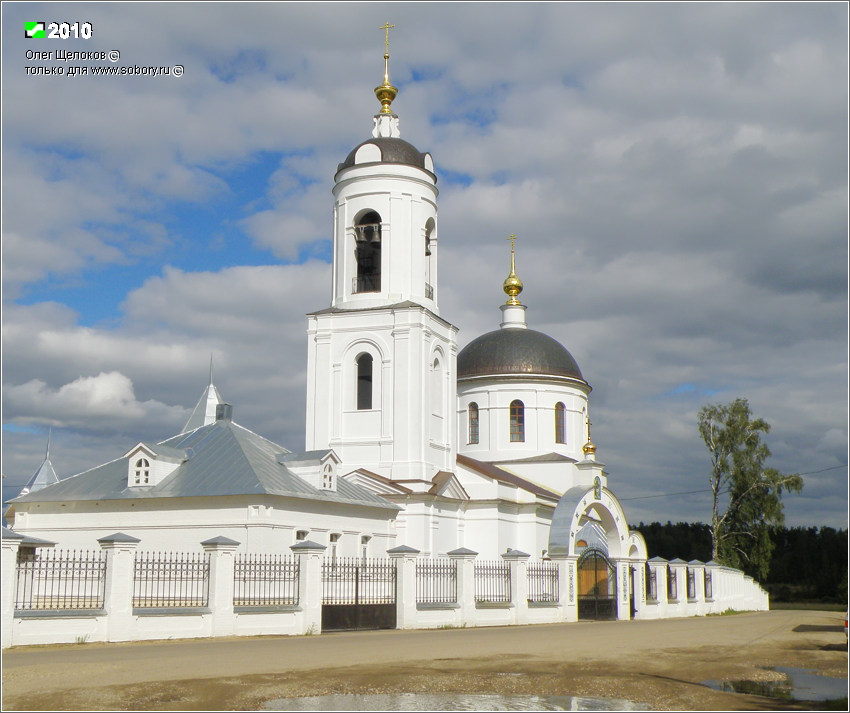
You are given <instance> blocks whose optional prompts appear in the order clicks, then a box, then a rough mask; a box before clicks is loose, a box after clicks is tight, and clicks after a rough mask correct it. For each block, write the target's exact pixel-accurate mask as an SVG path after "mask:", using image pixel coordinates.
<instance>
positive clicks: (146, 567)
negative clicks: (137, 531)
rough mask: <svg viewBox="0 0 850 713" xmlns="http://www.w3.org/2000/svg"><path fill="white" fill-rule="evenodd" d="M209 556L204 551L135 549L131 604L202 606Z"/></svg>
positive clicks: (207, 587)
mask: <svg viewBox="0 0 850 713" xmlns="http://www.w3.org/2000/svg"><path fill="white" fill-rule="evenodd" d="M209 592H210V558H209V555H208V554H207V553H205V552H177V553H168V552H137V553H136V558H135V562H134V564H133V606H134V607H137V608H140V609H147V608H156V609H158V608H161V607H167V608H171V607H205V606H207V605H208V604H209Z"/></svg>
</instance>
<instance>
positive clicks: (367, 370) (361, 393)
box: [357, 353, 372, 411]
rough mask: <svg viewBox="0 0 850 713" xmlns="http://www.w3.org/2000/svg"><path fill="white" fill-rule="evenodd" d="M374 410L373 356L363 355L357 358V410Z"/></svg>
mask: <svg viewBox="0 0 850 713" xmlns="http://www.w3.org/2000/svg"><path fill="white" fill-rule="evenodd" d="M371 408H372V355H371V354H365V353H364V354H361V355H360V356H359V357H357V410H358V411H368V410H369V409H371Z"/></svg>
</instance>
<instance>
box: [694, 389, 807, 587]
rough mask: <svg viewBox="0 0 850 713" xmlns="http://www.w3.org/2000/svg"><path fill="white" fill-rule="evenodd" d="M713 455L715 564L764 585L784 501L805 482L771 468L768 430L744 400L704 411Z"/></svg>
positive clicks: (703, 432) (703, 429)
mask: <svg viewBox="0 0 850 713" xmlns="http://www.w3.org/2000/svg"><path fill="white" fill-rule="evenodd" d="M697 425H698V428H699V433H700V436H702V439H703V441H704V442H705V445H706V447H707V448H708V451H709V457H710V460H711V473H710V475H709V485H710V487H711V491H712V512H711V521H710V523H709V531H710V533H711V540H712V551H711V558H712V559H714V560H717V561H718V562H721V563H722V564H725V565H729V566H730V567H737V568H738V569H742V570H744V572H746V573H747V574H749V575H751V576H753V577H756V578H757V579H760V580H764V579H765V578H766V577H767V573H768V571H769V569H770V561H771V555H772V553H773V547H774V545H773V541H772V540H771V537H770V528H771V527H775V526H779V525H782V524H783V523H784V522H785V515H784V513H783V508H782V495H783V493H785V492H800V490H801V489H802V487H803V479H802V478H801V477H800V476H799V475H785V474H782V473H780V472H779V471H778V470H776V469H775V468H769V467H767V466H766V465H765V461H766V460H767V459H768V458H769V457H770V450H769V449H768V447H767V445H766V444H765V443H764V442H763V440H762V437H763V436H764V435H766V434H767V433H768V432H769V431H770V425H769V424H768V423H767V422H766V421H764V420H763V419H760V418H753V417H752V413H751V412H750V405H749V403H748V402H747V400H746V399H736V400H735V401H734V402H732V403H731V404H717V405H710V406H704V407H703V408H702V409H701V410H700V412H699V416H698V418H697Z"/></svg>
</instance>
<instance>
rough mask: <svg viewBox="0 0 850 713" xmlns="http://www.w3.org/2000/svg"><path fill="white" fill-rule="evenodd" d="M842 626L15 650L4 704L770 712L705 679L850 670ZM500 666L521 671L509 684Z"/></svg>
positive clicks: (780, 622)
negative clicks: (333, 702) (404, 701)
mask: <svg viewBox="0 0 850 713" xmlns="http://www.w3.org/2000/svg"><path fill="white" fill-rule="evenodd" d="M842 625H843V613H835V612H812V611H773V612H763V613H745V614H737V615H732V616H719V617H691V618H683V619H669V620H663V621H623V622H579V623H574V624H558V625H535V626H523V627H498V628H495V627H494V628H481V629H441V630H432V631H366V632H339V633H330V634H323V635H321V636H302V637H251V638H227V639H203V640H181V641H157V642H139V643H127V644H80V645H63V646H40V647H21V648H14V649H11V650H6V651H4V653H3V661H2V667H3V691H2V697H3V709H4V710H10V709H53V708H55V709H57V710H62V709H97V708H101V709H107V708H116V709H131V708H136V709H183V710H193V709H204V708H206V709H210V708H211V709H244V708H257V707H260V706H261V705H262V702H263V700H267V699H269V698H275V697H280V696H282V695H318V694H323V693H331V692H361V693H366V692H391V691H399V692H402V691H410V692H415V691H416V690H434V689H435V688H439V687H441V686H442V687H443V690H459V691H465V690H466V691H472V690H473V689H476V690H477V689H483V690H484V691H493V690H504V689H505V688H506V687H507V688H509V689H510V691H508V692H522V691H523V690H524V689H523V686H524V685H525V684H527V686H526V688H527V689H528V690H530V691H535V692H543V691H547V692H550V693H552V694H558V695H605V696H610V697H615V698H627V699H629V700H637V701H643V702H645V703H647V704H648V705H650V706H652V707H653V708H692V709H712V708H717V709H741V708H750V709H752V708H755V709H757V708H775V707H776V705H774V704H773V703H772V702H771V701H769V700H768V699H765V700H763V701H762V700H757V699H758V698H759V697H756V696H741V695H733V694H727V693H719V692H716V691H713V690H711V689H708V688H706V687H705V686H704V685H702V682H703V681H706V680H709V679H710V680H722V679H724V678H734V679H738V678H742V677H743V678H745V677H747V676H749V677H751V678H758V677H759V676H765V675H767V676H769V675H771V672H768V673H765V672H764V668H763V667H767V666H776V665H785V666H797V667H803V668H811V669H815V670H819V671H822V672H824V673H827V674H829V675H843V676H845V677H846V675H847V649H846V645H845V637H844V633H843V626H842ZM506 673H515V674H517V675H515V676H511V677H509V679H510V684H509V685H508V683H507V681H508V677H505V674H506ZM423 687H424V688H423ZM751 699H752V700H751ZM789 705H790V707H792V708H793V704H789ZM780 707H782V706H780Z"/></svg>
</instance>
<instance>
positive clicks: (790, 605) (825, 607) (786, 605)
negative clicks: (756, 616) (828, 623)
mask: <svg viewBox="0 0 850 713" xmlns="http://www.w3.org/2000/svg"><path fill="white" fill-rule="evenodd" d="M770 608H771V610H772V611H776V610H778V609H805V610H814V611H847V605H846V604H837V603H835V602H771V603H770Z"/></svg>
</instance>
